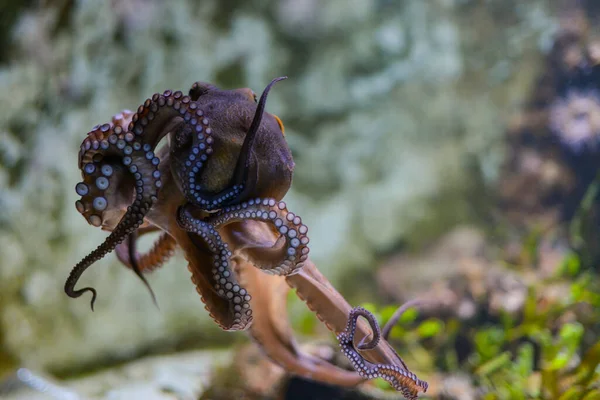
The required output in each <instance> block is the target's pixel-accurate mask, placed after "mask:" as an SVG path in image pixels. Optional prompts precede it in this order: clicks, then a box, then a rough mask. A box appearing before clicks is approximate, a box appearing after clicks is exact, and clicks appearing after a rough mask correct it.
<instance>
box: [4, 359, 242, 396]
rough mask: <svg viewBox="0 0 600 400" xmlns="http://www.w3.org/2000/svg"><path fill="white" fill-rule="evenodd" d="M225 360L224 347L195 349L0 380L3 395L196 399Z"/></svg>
mask: <svg viewBox="0 0 600 400" xmlns="http://www.w3.org/2000/svg"><path fill="white" fill-rule="evenodd" d="M230 361H231V353H230V352H227V351H224V352H218V351H195V352H187V353H182V354H176V355H171V356H155V357H146V358H142V359H140V360H137V361H135V362H132V363H129V364H125V365H122V366H119V367H116V368H111V369H110V370H106V371H102V372H98V373H94V374H91V375H88V376H85V377H82V378H75V379H69V380H66V381H59V380H57V379H54V378H52V377H50V376H47V375H45V374H41V373H38V372H37V371H31V370H28V369H19V370H18V371H17V372H16V373H15V374H14V376H12V377H11V378H9V379H7V380H5V381H4V382H2V383H0V398H2V399H6V400H48V399H57V400H83V399H87V400H101V399H110V400H136V399H140V400H141V399H144V400H174V399H176V400H196V399H198V397H199V396H200V395H201V394H202V393H203V392H204V391H205V390H206V389H207V387H208V386H209V385H210V383H211V381H212V379H213V375H214V373H215V370H217V369H218V368H219V367H222V366H223V365H225V364H227V363H229V362H230Z"/></svg>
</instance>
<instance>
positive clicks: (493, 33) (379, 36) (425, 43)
mask: <svg viewBox="0 0 600 400" xmlns="http://www.w3.org/2000/svg"><path fill="white" fill-rule="evenodd" d="M507 3H508V4H507ZM513 3H514V4H513ZM45 4H46V6H45V7H44V8H40V9H36V8H29V9H23V10H20V13H19V17H18V18H15V24H14V25H13V26H12V28H11V29H12V39H11V46H9V47H7V48H6V49H5V50H3V52H5V53H6V54H3V56H2V57H1V59H2V60H6V61H4V63H3V64H1V65H0V87H1V88H2V89H3V92H4V93H5V95H4V96H0V343H1V346H0V371H1V370H3V369H6V368H8V367H9V366H11V367H12V366H14V365H16V364H19V365H27V366H30V367H32V368H34V369H37V368H41V369H46V368H49V369H51V370H54V371H63V372H65V371H66V372H69V371H77V370H80V369H82V368H84V369H88V368H90V367H92V366H94V365H97V364H98V363H111V362H115V361H118V360H122V359H128V358H131V357H134V356H135V355H136V354H139V353H144V352H146V351H147V350H148V349H153V348H157V347H160V348H165V347H168V346H170V345H172V344H174V343H180V342H182V341H192V342H193V343H195V344H200V343H205V344H206V343H214V342H215V341H225V340H233V339H234V338H236V336H235V335H233V334H226V333H221V332H217V331H218V329H217V328H216V327H215V326H214V324H212V323H211V322H210V321H209V319H208V317H207V315H206V313H205V312H204V310H203V307H202V305H201V303H200V300H199V298H198V295H197V294H196V292H195V290H194V288H193V286H192V284H191V283H190V281H189V274H188V272H187V271H186V270H185V266H184V263H183V261H182V259H181V258H178V259H177V260H175V261H173V262H171V263H169V264H168V265H166V266H165V267H164V268H163V269H162V270H161V271H158V272H156V273H154V274H153V275H152V276H151V277H150V281H151V283H152V285H153V287H154V290H155V292H156V294H157V296H158V300H159V304H160V311H159V310H157V309H156V308H154V306H153V305H152V302H151V301H150V298H149V297H148V294H147V292H146V290H145V288H144V287H143V285H141V284H140V282H139V281H138V280H137V279H136V278H135V277H134V276H133V274H131V272H130V271H126V270H125V269H124V268H121V267H119V266H117V265H116V261H115V258H114V256H109V257H107V259H106V260H104V261H102V262H100V263H98V265H96V266H95V267H94V268H93V269H91V270H90V271H89V272H88V273H86V275H85V277H84V279H83V282H82V284H86V283H87V284H93V285H94V286H95V287H96V288H97V289H98V291H99V299H98V302H97V305H96V311H95V312H94V313H92V312H90V310H89V305H88V303H87V301H85V300H83V299H80V300H79V301H75V300H72V299H69V298H67V297H66V296H65V295H64V294H63V291H62V287H63V282H64V280H65V278H66V277H67V274H68V272H69V270H70V268H71V266H72V265H74V264H75V263H76V262H77V261H78V260H79V259H81V258H82V257H83V256H84V255H86V254H87V253H88V252H89V251H91V250H92V249H93V248H94V247H95V246H96V245H97V244H98V243H99V242H100V241H101V240H102V239H103V237H104V236H105V234H104V233H103V232H101V231H99V230H97V229H94V228H93V227H90V226H88V225H87V224H86V223H85V221H84V220H83V219H82V218H81V217H80V216H79V215H78V213H77V211H76V210H75V207H74V201H75V200H76V197H77V196H76V194H75V191H74V186H75V184H76V183H77V182H78V181H79V174H78V170H77V168H76V157H77V149H78V146H79V143H80V142H81V140H82V138H83V136H84V135H85V133H86V132H87V130H89V129H90V128H91V127H92V126H94V125H95V124H97V123H99V122H103V121H106V120H108V119H109V118H110V116H111V115H112V114H114V113H116V112H118V111H119V110H121V109H123V108H131V109H135V108H136V107H137V105H138V104H141V103H142V102H143V100H144V99H145V98H147V97H148V96H150V95H151V94H152V93H154V92H155V91H159V90H164V89H166V88H178V89H186V88H187V87H189V86H190V85H191V83H192V82H194V81H196V80H199V79H201V80H205V81H211V82H215V83H217V84H218V85H221V86H223V87H239V86H252V87H253V88H254V89H255V90H257V91H260V90H261V88H262V87H263V86H264V85H265V84H266V83H267V82H268V81H269V80H270V79H271V78H273V77H275V76H280V75H284V74H285V75H288V76H289V77H290V79H289V80H287V81H286V82H285V83H284V84H281V85H279V86H278V87H277V89H276V90H274V91H273V92H272V94H271V96H270V99H269V110H270V111H271V112H273V113H275V114H277V115H279V116H280V117H281V118H282V119H283V121H284V122H285V123H286V128H287V129H286V136H287V138H288V140H289V142H290V144H291V146H292V150H293V152H294V155H295V158H296V163H297V167H296V175H295V181H294V186H293V190H292V191H291V192H290V194H289V195H288V198H287V201H288V204H289V206H290V209H292V210H294V211H295V212H297V213H298V214H299V215H302V217H303V218H304V221H305V222H306V223H307V225H308V226H309V227H310V236H311V254H312V255H313V257H314V259H315V260H316V261H317V264H318V265H319V267H320V268H322V269H323V271H324V272H325V273H326V274H327V275H328V276H330V277H331V278H332V280H334V282H335V281H337V280H339V278H340V276H341V274H343V273H348V272H349V271H351V270H352V269H354V268H366V267H368V266H369V265H371V264H372V261H373V260H374V259H375V258H376V257H377V254H379V252H381V251H388V250H390V249H392V248H394V247H395V246H397V245H398V243H400V242H411V241H413V242H414V241H416V240H423V239H424V238H430V237H431V236H432V235H434V234H438V233H440V231H442V230H444V229H446V228H447V227H448V226H450V225H452V224H454V223H455V222H456V221H458V220H461V219H464V218H466V217H468V216H469V215H470V211H471V207H470V206H469V204H470V202H471V200H472V193H474V192H477V190H479V189H478V187H477V185H476V184H475V183H473V182H477V181H476V180H474V179H473V174H472V169H473V168H472V167H473V166H475V167H476V168H475V169H476V170H478V171H481V175H482V176H483V178H484V182H489V181H492V180H493V179H495V177H496V171H497V168H498V165H499V161H500V160H501V159H502V146H501V140H500V138H501V136H502V133H503V131H504V124H503V121H504V118H505V117H506V114H508V113H509V111H510V110H511V108H512V107H514V106H516V105H518V103H519V101H521V100H522V99H523V98H524V96H525V91H526V90H527V88H528V85H529V82H530V79H531V77H532V76H534V75H535V73H536V68H537V66H538V61H539V59H540V56H541V54H542V53H543V52H544V51H546V50H547V48H548V46H549V43H550V37H551V34H552V32H553V31H554V29H555V25H556V24H555V19H554V18H553V17H552V15H553V10H552V9H551V5H552V4H551V2H550V1H546V0H534V1H529V2H527V3H526V4H525V3H523V2H513V1H509V2H507V1H505V0H494V1H488V2H486V6H485V7H483V6H481V5H480V3H479V2H475V1H468V0H437V1H431V2H393V1H383V0H353V1H351V4H348V1H347V0H332V1H329V2H327V5H325V6H323V5H322V3H321V2H318V1H316V0H282V1H274V0H273V1H270V2H258V1H250V2H241V1H240V2H238V1H235V0H228V1H226V2H222V1H218V0H207V1H202V2H196V1H191V0H189V1H181V2H177V3H172V2H160V1H154V0H125V1H119V2H116V1H106V2H97V1H89V0H81V1H68V0H57V1H53V2H47V3H45ZM8 49H10V50H8ZM9 51H10V53H9ZM419 238H420V239H419ZM375 295H376V294H375V293H373V297H374V296H375ZM0 373H1V372H0Z"/></svg>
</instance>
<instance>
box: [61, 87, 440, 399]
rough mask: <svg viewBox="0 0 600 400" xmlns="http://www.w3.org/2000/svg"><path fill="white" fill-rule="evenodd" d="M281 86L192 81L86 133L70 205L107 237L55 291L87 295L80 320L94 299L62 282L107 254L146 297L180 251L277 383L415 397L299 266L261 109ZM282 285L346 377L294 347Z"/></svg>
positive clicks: (341, 302)
mask: <svg viewBox="0 0 600 400" xmlns="http://www.w3.org/2000/svg"><path fill="white" fill-rule="evenodd" d="M283 79H285V77H281V78H277V79H274V80H273V81H271V83H269V85H268V86H267V87H266V88H265V90H264V91H263V93H262V95H261V96H260V98H259V99H257V96H256V95H255V93H254V92H253V91H252V90H251V89H236V90H222V89H219V88H218V87H216V86H214V85H212V84H208V83H204V82H196V83H194V84H193V85H192V87H191V89H190V90H189V92H188V94H187V95H184V94H183V93H182V92H181V91H171V90H167V91H165V92H163V93H156V94H154V95H153V96H152V97H151V98H149V99H147V100H146V101H145V102H144V103H143V104H142V105H140V106H139V108H138V109H137V111H136V112H132V111H128V110H125V111H122V112H121V113H119V114H116V115H115V116H114V117H113V118H112V120H111V121H110V122H109V123H105V124H102V125H97V126H95V127H94V128H93V129H92V130H91V131H90V132H88V133H87V135H86V137H85V139H84V140H83V143H82V144H81V148H80V151H79V168H80V170H81V173H82V178H83V179H82V181H81V182H79V183H77V185H76V186H75V190H76V192H77V194H78V195H79V196H81V199H79V200H77V201H76V203H75V206H76V208H77V210H78V211H79V212H80V213H81V214H82V215H83V217H84V218H85V219H86V220H87V222H88V223H89V224H90V225H93V226H95V227H101V228H102V229H103V230H105V231H108V232H110V234H109V235H108V237H107V238H106V239H105V240H104V242H103V243H101V244H100V245H99V246H98V247H97V248H96V249H95V250H93V251H92V252H91V253H89V254H88V255H87V256H85V257H84V258H83V259H82V260H81V261H80V262H79V263H78V264H77V265H76V266H75V267H74V268H73V269H72V271H71V273H70V275H69V277H68V279H67V280H66V283H65V292H66V294H67V295H68V296H70V297H72V298H78V297H80V296H82V295H83V294H84V293H88V292H89V293H90V294H91V307H92V310H93V307H94V302H95V300H96V297H97V292H96V290H95V289H94V288H92V287H84V288H80V289H75V286H76V284H77V281H78V279H79V278H80V276H81V275H82V273H83V272H84V271H85V270H86V269H87V268H89V267H90V266H91V265H92V264H94V263H95V262H96V261H98V260H100V259H101V258H103V257H104V256H105V255H107V254H108V253H110V252H112V251H115V253H116V255H117V257H118V259H119V260H120V261H121V262H122V263H123V264H124V265H125V266H126V267H127V268H130V269H131V270H133V272H135V274H136V275H137V276H138V277H140V279H142V281H143V282H144V283H145V284H146V286H147V287H148V289H149V290H150V292H151V293H152V290H151V289H150V286H149V285H148V282H147V281H146V279H145V277H144V274H145V273H147V272H150V271H152V270H154V269H156V268H159V267H160V266H162V265H163V264H164V263H165V261H166V260H168V259H169V258H170V257H171V256H172V255H173V254H174V251H175V250H176V249H182V251H183V253H184V256H185V259H186V260H187V262H188V270H189V272H190V273H191V280H192V282H193V284H194V285H195V287H196V290H197V292H198V293H199V295H200V298H201V300H202V301H203V303H204V305H205V309H206V310H207V311H208V313H209V314H210V316H211V317H212V319H213V320H214V321H215V322H216V323H217V324H218V325H219V326H220V327H221V328H222V329H223V330H225V331H237V330H245V331H247V332H248V333H249V335H250V336H251V338H253V339H254V340H255V341H256V343H257V344H258V345H259V346H260V347H261V348H262V350H263V351H264V353H265V354H266V355H267V356H268V357H269V358H270V359H271V360H273V361H274V362H275V363H277V364H279V365H281V366H282V367H283V368H284V369H285V370H286V371H288V372H289V373H290V374H295V375H299V376H302V377H305V378H309V379H313V380H317V381H321V382H326V383H329V384H334V385H341V386H346V387H351V386H355V385H358V384H360V383H362V382H364V381H365V380H368V379H373V378H377V377H380V378H383V379H385V380H387V381H388V382H389V383H390V385H391V386H392V387H393V388H394V389H396V390H398V391H400V392H401V393H402V394H403V395H404V396H405V397H406V398H407V399H416V398H417V396H418V394H419V393H420V392H425V391H426V390H427V388H428V384H427V383H426V382H424V381H422V380H420V379H418V378H417V376H416V375H415V374H414V373H412V372H411V371H410V370H409V369H408V367H407V366H406V364H405V363H404V361H403V360H402V358H400V356H399V355H398V354H397V353H396V351H395V350H394V349H393V348H392V346H391V345H390V344H389V343H388V341H387V335H388V334H389V330H390V329H389V328H390V326H386V328H384V329H383V333H382V331H381V330H380V328H379V325H378V323H377V321H376V320H375V317H374V316H373V315H372V314H371V313H370V312H368V311H367V310H365V309H363V308H359V307H357V308H352V307H351V306H350V304H349V303H348V302H347V301H346V300H345V299H344V297H343V296H342V295H341V294H340V293H339V292H338V291H337V290H336V289H335V288H334V287H333V286H332V284H331V283H330V282H329V281H328V280H327V278H326V277H325V276H324V275H323V274H322V273H320V272H319V270H318V269H317V267H316V266H315V265H314V263H313V262H312V261H311V260H310V258H309V257H308V254H309V247H308V244H309V238H308V236H307V233H308V227H307V226H306V225H305V224H304V223H303V222H302V219H301V217H300V216H298V215H297V214H295V213H293V212H292V211H290V210H288V208H287V205H286V203H285V202H284V201H282V199H283V197H284V196H285V194H286V193H287V191H288V190H289V188H290V186H291V182H292V174H293V170H294V166H295V164H294V161H293V158H292V153H291V150H290V148H289V147H288V145H287V142H286V139H285V136H284V126H283V123H282V121H281V120H280V119H279V118H278V117H277V116H275V115H272V114H269V113H268V112H266V111H265V106H266V102H267V96H268V93H269V91H270V90H271V88H272V87H273V85H274V84H275V83H276V82H278V81H281V80H283ZM151 232H158V233H159V236H158V239H157V240H156V242H155V244H154V246H153V247H152V248H151V249H150V250H149V251H147V252H146V253H143V254H140V253H138V251H137V246H136V242H137V239H138V238H139V237H140V236H142V235H146V234H148V233H151ZM291 289H294V290H295V292H296V294H297V295H298V296H299V297H300V298H301V299H302V300H303V301H305V302H306V305H307V306H308V307H309V309H310V310H312V311H313V312H314V313H316V315H317V317H318V318H319V320H320V321H322V322H323V323H324V324H325V325H326V326H327V327H328V328H329V329H330V330H331V331H332V332H334V333H335V334H336V335H337V339H338V342H339V345H340V349H341V351H342V352H343V353H344V354H345V355H346V356H347V357H348V359H349V360H350V363H351V364H352V366H353V367H354V371H351V370H348V369H344V368H342V367H340V366H336V365H334V364H332V363H329V362H328V361H325V360H322V359H318V358H316V357H314V356H310V355H308V354H304V353H303V352H301V351H300V350H299V347H298V345H297V343H296V342H295V340H294V336H293V332H292V329H291V326H290V324H289V321H288V319H287V315H286V298H287V294H288V291H289V290H291ZM152 296H153V297H154V294H152ZM397 314H398V316H399V313H397ZM398 316H396V317H395V318H392V320H391V321H390V322H389V323H388V325H390V324H394V323H395V322H396V320H397V317H398Z"/></svg>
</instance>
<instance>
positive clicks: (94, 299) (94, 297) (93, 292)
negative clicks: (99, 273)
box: [89, 289, 97, 312]
mask: <svg viewBox="0 0 600 400" xmlns="http://www.w3.org/2000/svg"><path fill="white" fill-rule="evenodd" d="M89 291H90V292H92V300H91V301H90V308H91V309H92V312H94V303H95V302H96V296H97V293H96V289H89Z"/></svg>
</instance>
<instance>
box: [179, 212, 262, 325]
mask: <svg viewBox="0 0 600 400" xmlns="http://www.w3.org/2000/svg"><path fill="white" fill-rule="evenodd" d="M177 222H178V223H179V225H180V226H181V228H183V229H184V230H186V231H188V232H190V233H192V234H195V235H198V236H200V237H201V238H202V240H203V241H204V242H205V243H206V245H207V246H208V248H209V250H210V252H211V253H212V254H213V268H212V271H211V272H212V274H213V276H212V278H213V282H212V287H213V289H214V290H215V291H216V293H217V294H218V296H219V297H221V298H222V299H224V300H226V301H227V302H228V304H229V307H230V308H231V309H232V310H230V312H231V314H232V315H233V317H234V319H233V322H232V323H231V326H229V327H227V328H228V329H229V330H242V329H245V328H247V327H248V326H249V324H250V323H251V322H252V309H251V308H250V299H251V297H250V295H249V294H248V291H247V290H246V289H245V288H243V287H242V286H241V285H240V284H239V283H238V281H237V279H236V276H235V274H234V271H233V269H232V266H231V260H230V257H231V255H232V254H231V251H229V248H228V245H227V243H225V242H223V240H222V239H221V235H219V233H218V232H217V231H216V230H215V228H214V226H213V225H211V224H210V223H207V222H205V221H202V220H199V219H197V218H194V217H193V216H192V214H191V212H190V209H189V206H183V207H180V208H179V211H178V215H177Z"/></svg>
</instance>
